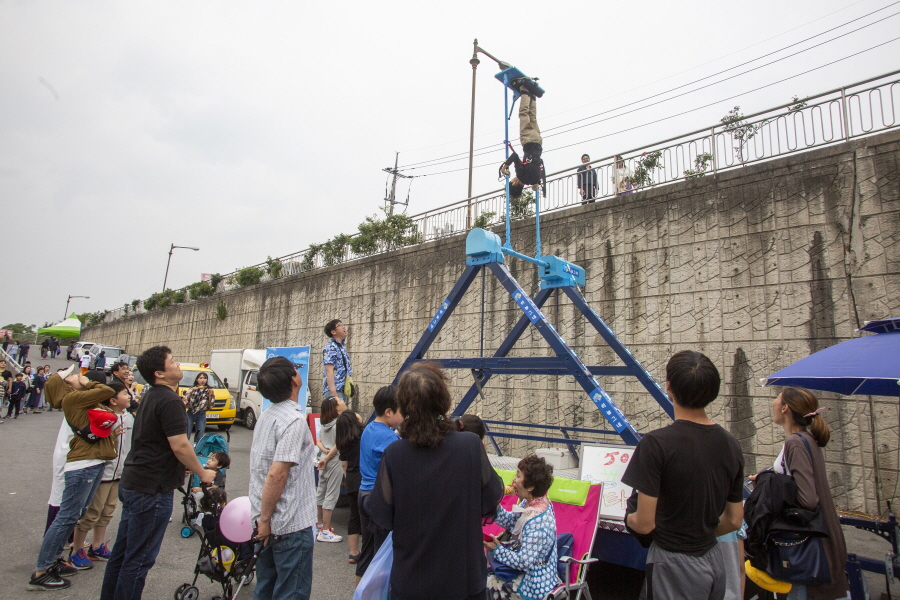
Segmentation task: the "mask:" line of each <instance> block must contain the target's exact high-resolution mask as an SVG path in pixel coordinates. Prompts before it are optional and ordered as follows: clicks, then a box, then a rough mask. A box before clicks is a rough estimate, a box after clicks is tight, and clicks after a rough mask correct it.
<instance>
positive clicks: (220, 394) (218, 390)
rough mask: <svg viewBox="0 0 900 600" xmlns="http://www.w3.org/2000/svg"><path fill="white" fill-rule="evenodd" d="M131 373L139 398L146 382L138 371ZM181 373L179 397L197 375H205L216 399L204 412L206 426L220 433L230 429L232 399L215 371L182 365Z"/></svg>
mask: <svg viewBox="0 0 900 600" xmlns="http://www.w3.org/2000/svg"><path fill="white" fill-rule="evenodd" d="M132 372H133V373H134V390H135V393H136V394H137V395H138V397H139V398H140V396H141V395H142V394H143V390H144V386H145V385H147V382H146V381H145V380H144V378H143V377H141V373H140V371H138V370H137V369H134V370H133V371H132ZM181 372H182V373H183V375H182V376H181V381H180V382H179V383H178V395H179V396H184V395H185V394H186V393H187V391H188V390H189V389H191V387H193V385H194V381H195V380H196V379H197V375H199V374H200V373H206V375H207V377H209V382H208V384H207V385H209V387H211V388H212V389H213V391H214V392H215V397H216V399H215V401H214V402H213V406H212V408H210V409H209V410H208V411H206V424H207V425H217V426H218V427H219V430H220V431H228V430H229V429H231V426H232V425H233V424H234V419H235V417H236V416H237V410H235V403H234V398H233V397H232V396H231V393H229V391H228V390H227V389H226V388H225V385H224V384H223V383H222V380H220V379H219V376H218V375H216V373H215V371H213V370H212V369H210V368H209V367H207V366H206V365H200V364H197V363H194V364H186V363H182V364H181Z"/></svg>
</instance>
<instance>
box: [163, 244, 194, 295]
mask: <svg viewBox="0 0 900 600" xmlns="http://www.w3.org/2000/svg"><path fill="white" fill-rule="evenodd" d="M175 248H184V249H185V250H193V251H194V252H197V251H198V250H200V248H194V247H193V246H176V245H175V244H172V246H171V247H170V248H169V260H168V261H167V262H166V276H165V277H163V289H162V291H163V292H165V291H166V281H168V280H169V265H171V264H172V251H173V250H175Z"/></svg>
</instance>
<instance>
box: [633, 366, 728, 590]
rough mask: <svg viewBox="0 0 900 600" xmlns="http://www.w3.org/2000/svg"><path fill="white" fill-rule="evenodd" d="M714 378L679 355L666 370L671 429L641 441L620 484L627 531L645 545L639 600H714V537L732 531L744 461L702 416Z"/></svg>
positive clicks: (717, 569)
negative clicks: (628, 499) (632, 501)
mask: <svg viewBox="0 0 900 600" xmlns="http://www.w3.org/2000/svg"><path fill="white" fill-rule="evenodd" d="M720 384H721V378H720V377H719V371H718V370H717V369H716V367H715V365H713V363H712V361H710V360H709V359H708V358H707V357H706V356H704V355H703V354H700V353H699V352H693V351H690V350H683V351H681V352H678V353H676V354H675V355H674V356H672V358H671V359H669V363H668V364H667V365H666V390H667V391H668V393H669V397H670V398H671V399H672V402H673V403H674V405H675V422H674V423H672V424H671V425H669V426H667V427H663V428H662V429H656V430H654V431H651V432H650V433H648V434H647V435H645V436H644V437H643V438H642V439H641V441H640V443H639V444H638V445H637V447H636V448H635V450H634V454H633V456H632V458H631V462H630V463H629V465H628V468H627V469H626V470H625V474H624V475H623V476H622V482H623V483H625V484H626V485H630V486H631V487H633V488H634V489H635V490H636V491H637V493H638V497H637V509H636V511H634V512H628V513H627V514H626V516H625V524H626V526H627V527H628V528H629V530H631V531H633V532H636V533H638V534H642V535H649V536H650V537H651V538H652V540H653V541H652V543H651V545H650V550H649V552H648V554H647V572H646V577H645V580H644V590H643V592H642V598H651V599H654V600H668V599H671V600H676V599H677V600H688V599H690V600H695V599H701V598H703V599H707V598H708V599H709V600H722V599H723V598H724V597H725V573H726V568H725V557H724V554H723V553H722V551H721V549H720V547H719V546H718V545H717V543H716V537H717V536H721V535H725V534H726V533H730V532H732V531H735V530H736V529H738V528H740V526H741V520H742V519H743V515H744V508H743V504H742V499H743V478H744V457H743V454H742V453H741V447H740V445H739V444H738V441H737V440H736V439H735V437H734V436H733V435H731V434H730V433H729V432H727V431H725V430H724V429H723V428H722V427H720V426H719V425H716V424H715V423H713V422H712V421H711V420H710V419H709V417H707V416H706V406H707V405H709V404H710V403H711V402H712V401H713V400H714V399H715V398H716V396H718V394H719V386H720Z"/></svg>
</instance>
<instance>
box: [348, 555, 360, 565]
mask: <svg viewBox="0 0 900 600" xmlns="http://www.w3.org/2000/svg"><path fill="white" fill-rule="evenodd" d="M358 560H359V554H351V555H350V558H348V559H347V562H348V563H350V564H351V565H355V564H356V563H357V561H358Z"/></svg>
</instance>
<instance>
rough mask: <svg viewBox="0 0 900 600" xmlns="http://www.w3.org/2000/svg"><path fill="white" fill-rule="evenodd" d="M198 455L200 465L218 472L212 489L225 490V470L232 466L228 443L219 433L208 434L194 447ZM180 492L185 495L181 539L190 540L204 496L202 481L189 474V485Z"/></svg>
mask: <svg viewBox="0 0 900 600" xmlns="http://www.w3.org/2000/svg"><path fill="white" fill-rule="evenodd" d="M194 452H196V454H197V460H198V461H200V464H201V465H203V466H204V467H206V468H208V469H214V470H216V471H218V473H217V475H216V479H215V480H214V481H213V485H212V486H210V489H214V488H217V487H218V488H223V489H224V488H225V469H227V468H228V467H229V466H230V464H231V459H230V458H229V456H228V442H227V441H225V438H224V437H222V436H221V435H219V434H218V433H207V434H206V435H204V436H203V437H202V438H200V441H199V442H197V444H196V446H195V447H194ZM178 491H180V492H181V493H182V494H183V497H182V499H181V506H182V516H181V522H182V523H184V527H182V528H181V537H183V538H189V537H191V536H192V535H194V532H195V530H194V528H193V527H191V521H193V520H194V519H195V518H196V517H197V513H198V510H197V505H198V504H199V498H200V496H201V495H202V493H201V492H200V479H199V478H198V477H197V476H196V475H192V474H189V475H188V481H187V485H186V486H185V487H183V488H182V487H179V488H178Z"/></svg>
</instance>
